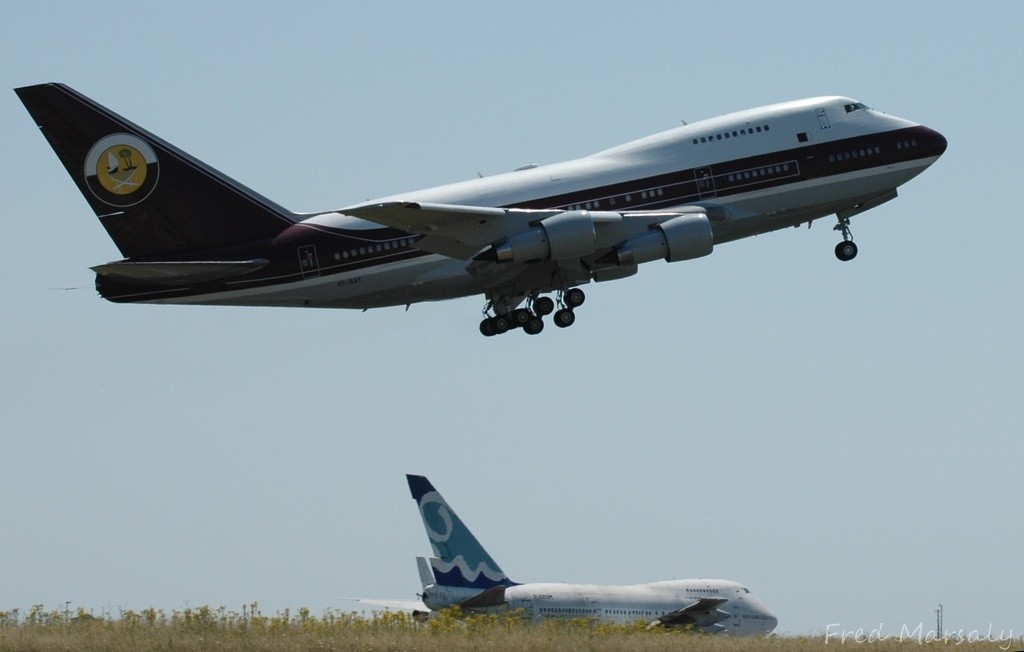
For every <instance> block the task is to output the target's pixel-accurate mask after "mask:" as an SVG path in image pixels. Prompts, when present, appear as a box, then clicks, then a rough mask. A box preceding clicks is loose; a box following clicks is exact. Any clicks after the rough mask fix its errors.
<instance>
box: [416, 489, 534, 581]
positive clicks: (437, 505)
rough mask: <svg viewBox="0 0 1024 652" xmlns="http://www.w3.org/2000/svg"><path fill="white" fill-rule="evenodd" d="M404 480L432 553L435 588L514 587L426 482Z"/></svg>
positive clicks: (421, 572)
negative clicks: (416, 507) (415, 505)
mask: <svg viewBox="0 0 1024 652" xmlns="http://www.w3.org/2000/svg"><path fill="white" fill-rule="evenodd" d="M405 477H406V479H407V480H408V481H409V490H410V491H411V492H412V497H413V499H414V500H415V501H416V504H417V505H418V506H419V510H420V516H421V517H422V518H423V525H424V527H426V529H427V537H428V538H429V539H430V545H431V546H432V547H433V549H434V555H435V557H436V559H431V560H430V562H431V568H432V570H433V575H434V580H435V582H436V583H437V584H438V585H441V586H451V587H460V588H474V589H488V588H491V587H495V586H512V585H514V584H515V582H513V581H512V580H510V579H509V578H508V576H507V575H505V572H504V571H503V570H501V567H500V566H498V563H497V562H496V561H494V560H493V559H492V558H491V556H490V555H489V554H487V551H486V550H484V549H483V546H481V545H480V543H479V542H478V541H477V540H476V537H474V536H473V533H472V532H470V531H469V528H467V527H466V526H465V525H464V524H463V523H462V520H461V519H460V518H459V517H458V516H457V515H456V514H455V511H454V510H452V508H451V507H449V506H448V503H447V502H445V499H444V498H443V497H442V496H441V494H440V493H438V491H437V489H435V488H434V485H432V484H430V481H429V480H427V479H426V478H425V477H423V476H421V475H407V476H405ZM428 577H429V575H426V574H425V573H424V569H423V564H422V563H421V564H420V580H421V581H425V579H427V578H428Z"/></svg>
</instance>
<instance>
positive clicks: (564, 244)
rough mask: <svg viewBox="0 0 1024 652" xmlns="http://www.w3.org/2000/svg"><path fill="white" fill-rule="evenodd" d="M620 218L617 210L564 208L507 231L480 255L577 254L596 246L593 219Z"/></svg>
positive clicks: (518, 258)
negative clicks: (531, 224) (519, 229)
mask: <svg viewBox="0 0 1024 652" xmlns="http://www.w3.org/2000/svg"><path fill="white" fill-rule="evenodd" d="M621 219H622V218H621V216H620V215H619V214H618V213H595V212H591V211H565V212H564V213H559V214H558V215H552V216H551V217H548V218H545V219H543V220H541V221H540V222H539V223H538V225H537V226H534V227H533V228H531V229H529V230H527V231H523V232H522V233H516V234H513V235H510V236H509V237H508V238H507V239H506V240H505V241H504V242H502V243H500V244H497V245H495V246H494V247H492V248H491V249H489V250H487V251H486V252H484V253H483V254H482V255H481V256H480V258H482V259H486V260H494V261H497V262H499V263H512V262H515V263H522V262H526V261H530V260H564V259H567V258H581V257H583V256H586V255H588V254H590V253H593V252H594V250H595V249H596V248H597V230H596V228H595V222H599V221H602V220H616V221H617V220H621Z"/></svg>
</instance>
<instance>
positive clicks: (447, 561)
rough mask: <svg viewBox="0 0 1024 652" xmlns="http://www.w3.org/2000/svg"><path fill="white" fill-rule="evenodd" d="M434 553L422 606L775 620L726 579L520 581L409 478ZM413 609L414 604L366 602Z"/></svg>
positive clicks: (620, 619)
mask: <svg viewBox="0 0 1024 652" xmlns="http://www.w3.org/2000/svg"><path fill="white" fill-rule="evenodd" d="M406 478H407V479H408V481H409V490H410V491H411V492H412V497H413V499H414V500H415V501H416V505H417V507H419V510H420V516H421V517H422V518H423V525H424V526H425V527H426V529H427V537H428V538H429V539H430V545H431V547H432V548H433V550H434V557H433V558H431V559H429V560H427V559H425V558H423V557H418V558H417V560H416V561H417V563H418V564H419V571H420V582H421V583H422V584H423V593H422V598H423V604H424V605H425V606H426V607H427V608H429V609H432V610H438V609H443V608H445V607H450V606H453V605H458V606H460V607H461V608H462V609H463V611H470V612H490V613H493V612H504V611H508V610H516V609H522V610H523V616H524V617H525V618H527V619H529V620H544V619H548V618H559V619H573V618H584V619H588V620H600V621H607V622H613V623H619V624H627V623H633V622H636V621H637V620H642V621H644V622H647V623H648V624H650V625H662V626H666V627H685V626H690V627H692V628H694V629H695V630H697V631H703V632H707V633H717V634H732V635H746V634H767V633H769V632H771V631H772V630H773V629H775V625H776V624H777V622H778V621H777V620H776V619H775V616H773V615H772V614H771V612H770V611H768V609H767V607H765V606H764V604H763V603H762V602H761V601H760V600H758V599H757V598H756V597H755V596H754V594H753V593H751V592H750V591H749V590H748V589H747V588H746V587H745V586H743V585H742V584H738V583H736V582H730V581H727V580H669V581H665V582H650V583H648V584H630V585H626V586H611V585H601V584H547V583H545V584H519V583H517V582H513V581H512V580H511V579H509V577H508V576H507V575H506V574H505V572H504V571H503V570H501V567H500V566H498V564H497V562H495V561H494V559H492V558H491V556H490V555H489V554H487V551H486V550H484V548H483V546H481V545H480V543H479V542H478V541H477V540H476V537H474V536H473V533H472V532H470V531H469V528H467V527H466V526H465V525H464V524H463V523H462V520H461V519H460V518H459V517H458V516H457V515H456V514H455V511H454V510H453V509H452V508H451V507H449V506H448V503H447V502H445V499H444V498H442V497H441V494H440V493H438V491H437V489H435V488H434V486H433V485H432V484H430V481H429V480H427V479H426V478H424V477H423V476H419V475H408V476H406ZM363 602H367V603H370V604H380V605H384V606H397V607H399V608H404V609H408V608H410V604H412V603H409V602H408V601H387V600H363Z"/></svg>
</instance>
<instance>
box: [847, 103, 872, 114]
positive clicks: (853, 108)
mask: <svg viewBox="0 0 1024 652" xmlns="http://www.w3.org/2000/svg"><path fill="white" fill-rule="evenodd" d="M843 108H844V109H846V112H847V113H851V112H853V111H859V110H860V109H866V108H868V107H867V105H865V104H864V103H863V102H854V103H853V104H846V105H844V106H843Z"/></svg>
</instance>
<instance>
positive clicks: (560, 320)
mask: <svg viewBox="0 0 1024 652" xmlns="http://www.w3.org/2000/svg"><path fill="white" fill-rule="evenodd" d="M575 322H576V313H574V312H573V311H572V309H571V308H562V309H561V310H559V311H558V312H556V313H555V326H558V327H559V328H568V327H569V326H572V325H573V324H574V323H575Z"/></svg>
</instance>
